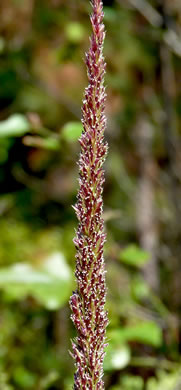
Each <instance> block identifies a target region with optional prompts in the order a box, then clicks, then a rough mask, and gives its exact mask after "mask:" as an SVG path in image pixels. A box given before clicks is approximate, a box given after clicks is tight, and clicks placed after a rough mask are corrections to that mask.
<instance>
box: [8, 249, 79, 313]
mask: <svg viewBox="0 0 181 390" xmlns="http://www.w3.org/2000/svg"><path fill="white" fill-rule="evenodd" d="M0 288H2V289H3V290H4V292H5V293H6V295H7V296H8V297H9V298H10V299H22V298H24V297H26V296H28V295H31V296H32V297H34V298H35V299H37V300H38V301H39V302H40V303H41V304H42V305H44V306H45V307H46V308H48V309H53V310H54V309H57V308H59V307H60V306H62V305H63V304H64V303H65V302H66V301H67V300H68V298H69V296H70V293H71V290H72V273H71V270H70V268H69V266H68V265H67V263H66V261H65V259H64V257H63V255H62V254H61V253H59V252H56V253H53V254H52V255H51V256H50V257H49V258H48V259H46V261H44V262H43V264H42V265H41V267H38V268H37V267H36V268H35V267H33V266H32V265H30V264H26V263H17V264H15V265H12V266H11V267H7V268H2V269H1V270H0Z"/></svg>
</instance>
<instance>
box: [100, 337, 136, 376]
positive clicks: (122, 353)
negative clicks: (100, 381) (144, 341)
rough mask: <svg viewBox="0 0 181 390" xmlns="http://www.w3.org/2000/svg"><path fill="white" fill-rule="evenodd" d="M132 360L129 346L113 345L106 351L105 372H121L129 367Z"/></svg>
mask: <svg viewBox="0 0 181 390" xmlns="http://www.w3.org/2000/svg"><path fill="white" fill-rule="evenodd" d="M130 358H131V352H130V348H129V347H128V346H127V345H123V344H120V343H119V344H114V343H111V344H110V345H108V347H107V349H106V356H105V359H104V370H105V371H112V370H121V369H123V368H124V367H126V366H127V365H128V363H129V361H130Z"/></svg>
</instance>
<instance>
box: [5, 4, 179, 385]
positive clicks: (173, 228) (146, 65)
mask: <svg viewBox="0 0 181 390" xmlns="http://www.w3.org/2000/svg"><path fill="white" fill-rule="evenodd" d="M104 5H105V25H106V30H107V36H106V42H105V56H106V61H107V75H106V85H107V94H108V98H107V106H106V112H107V117H108V126H107V132H106V139H107V140H108V142H109V155H108V158H107V161H106V164H105V171H106V183H105V191H104V219H105V225H106V231H107V243H106V247H105V260H106V267H107V285H108V296H107V309H108V311H109V318H110V324H109V327H108V332H107V335H108V340H109V347H108V348H107V355H106V359H105V365H104V366H105V384H106V389H110V390H179V389H181V359H180V352H181V317H180V314H181V200H180V199H181V153H180V146H181V121H180V116H181V89H180V85H181V71H180V69H181V2H180V0H160V1H159V0H112V1H111V0H105V1H104ZM89 12H90V4H89V1H86V0H69V1H66V0H26V1H25V0H1V1H0V188H1V190H0V388H1V390H21V389H23V390H26V389H27V390H44V389H47V390H69V389H71V388H72V384H73V372H74V367H73V361H72V359H71V357H70V355H69V352H68V351H69V350H70V349H71V343H70V339H71V338H73V337H74V336H75V330H74V328H73V325H72V323H71V320H70V309H69V305H68V300H69V296H70V294H71V291H72V290H73V289H74V287H75V285H74V283H75V282H74V276H73V272H74V267H75V259H74V256H75V250H74V246H73V243H72V239H73V236H74V230H75V228H76V225H77V221H76V218H75V215H74V211H73V209H72V207H71V205H73V204H75V201H76V193H77V188H78V181H77V178H78V167H77V163H76V162H77V160H78V155H79V144H78V141H77V140H78V137H79V136H80V133H81V122H80V118H81V102H82V97H83V91H84V88H85V86H86V85H87V78H86V69H85V65H84V53H85V51H86V50H87V48H88V45H89V38H88V37H89V34H90V31H91V29H90V22H89Z"/></svg>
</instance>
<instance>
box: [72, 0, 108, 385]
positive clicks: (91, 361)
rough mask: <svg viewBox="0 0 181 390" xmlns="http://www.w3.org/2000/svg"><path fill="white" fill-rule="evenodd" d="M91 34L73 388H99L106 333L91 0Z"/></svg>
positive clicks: (95, 20) (100, 72)
mask: <svg viewBox="0 0 181 390" xmlns="http://www.w3.org/2000/svg"><path fill="white" fill-rule="evenodd" d="M91 4H92V8H93V12H92V15H91V23H92V29H93V34H92V37H91V40H90V48H89V51H88V53H87V54H86V65H87V74H88V80H89V85H88V87H87V88H86V90H85V99H84V101H83V108H82V123H83V132H82V135H81V138H80V145H81V153H80V159H79V186H80V187H79V192H78V197H77V204H76V205H75V211H76V215H77V218H78V221H79V225H78V229H77V232H76V237H75V239H74V244H75V247H76V250H77V254H76V272H75V276H76V281H77V290H76V291H75V292H74V293H73V295H72V297H71V299H70V306H71V309H72V320H73V323H74V325H75V327H76V329H77V332H78V336H77V338H76V340H75V342H73V343H72V345H73V346H72V348H73V353H72V355H73V357H74V359H75V364H76V373H75V376H74V390H103V389H104V383H103V380H102V376H103V359H104V354H105V353H104V349H105V346H106V344H105V340H106V336H105V332H106V326H107V324H108V319H107V313H106V311H105V308H104V306H105V299H106V286H105V265H104V258H103V246H104V242H105V233H104V223H103V219H102V209H103V201H102V191H103V183H104V171H103V167H102V166H103V163H104V161H105V157H106V154H107V144H106V143H105V142H104V131H105V126H106V117H105V99H106V93H105V87H104V75H105V62H104V57H103V43H104V37H105V32H104V24H103V16H104V14H103V3H102V1H101V0H92V2H91Z"/></svg>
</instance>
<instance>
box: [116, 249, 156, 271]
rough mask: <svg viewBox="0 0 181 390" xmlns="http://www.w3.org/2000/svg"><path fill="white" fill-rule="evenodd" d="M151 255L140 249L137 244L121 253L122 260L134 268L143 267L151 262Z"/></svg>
mask: <svg viewBox="0 0 181 390" xmlns="http://www.w3.org/2000/svg"><path fill="white" fill-rule="evenodd" d="M149 257H150V255H149V253H148V252H146V251H144V250H143V249H141V248H139V246H137V245H136V244H131V245H129V246H127V248H125V249H124V250H123V251H121V253H120V260H121V261H122V262H123V263H125V264H128V265H132V266H134V267H142V266H143V265H144V264H145V263H146V262H147V261H148V260H149Z"/></svg>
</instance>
